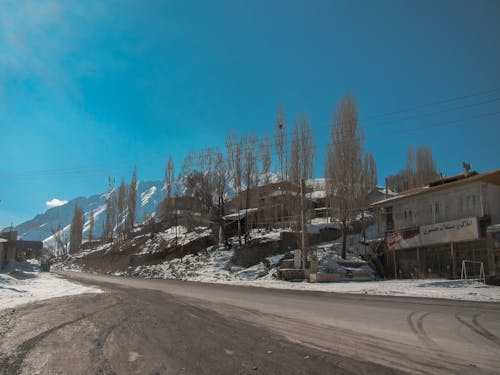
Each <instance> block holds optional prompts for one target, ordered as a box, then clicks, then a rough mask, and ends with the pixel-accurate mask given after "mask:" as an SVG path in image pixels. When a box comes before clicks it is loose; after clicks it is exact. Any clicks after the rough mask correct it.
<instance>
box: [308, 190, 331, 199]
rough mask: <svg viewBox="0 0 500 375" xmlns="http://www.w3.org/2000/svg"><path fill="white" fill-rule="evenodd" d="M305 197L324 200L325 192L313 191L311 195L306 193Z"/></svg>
mask: <svg viewBox="0 0 500 375" xmlns="http://www.w3.org/2000/svg"><path fill="white" fill-rule="evenodd" d="M306 197H307V198H310V199H322V198H326V191H325V190H316V191H313V192H312V193H307V194H306Z"/></svg>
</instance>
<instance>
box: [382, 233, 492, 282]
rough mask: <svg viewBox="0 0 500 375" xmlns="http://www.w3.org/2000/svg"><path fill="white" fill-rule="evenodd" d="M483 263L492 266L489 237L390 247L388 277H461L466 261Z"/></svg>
mask: <svg viewBox="0 0 500 375" xmlns="http://www.w3.org/2000/svg"><path fill="white" fill-rule="evenodd" d="M464 260H472V261H476V262H483V263H484V265H485V269H488V266H487V264H488V248H487V242H486V240H477V241H468V242H457V243H449V244H444V245H435V246H427V247H418V248H410V249H400V250H386V252H385V276H386V277H394V278H398V279H400V278H401V279H407V278H448V279H457V278H460V271H461V268H462V261H464Z"/></svg>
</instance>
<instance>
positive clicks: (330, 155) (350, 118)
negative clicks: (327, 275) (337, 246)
mask: <svg viewBox="0 0 500 375" xmlns="http://www.w3.org/2000/svg"><path fill="white" fill-rule="evenodd" d="M330 136H331V142H330V144H329V146H328V150H327V160H326V175H327V177H328V178H329V179H331V181H333V184H335V188H334V189H333V190H332V191H331V193H332V194H333V197H332V198H333V199H331V200H330V202H331V203H332V204H333V205H334V206H335V208H337V209H338V213H339V219H340V221H341V228H342V254H341V255H342V258H344V259H345V258H346V252H347V225H348V221H349V220H350V219H351V218H352V216H353V213H354V212H353V209H354V208H355V206H356V203H357V202H359V196H360V194H362V191H361V176H362V166H361V141H362V135H361V131H360V129H359V128H358V108H357V104H356V101H355V99H354V97H353V96H352V95H347V96H346V97H345V98H344V99H343V100H342V101H341V102H340V103H339V105H338V106H337V108H336V109H335V112H334V115H333V122H332V126H331V133H330Z"/></svg>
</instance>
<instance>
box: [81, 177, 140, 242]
mask: <svg viewBox="0 0 500 375" xmlns="http://www.w3.org/2000/svg"><path fill="white" fill-rule="evenodd" d="M136 202H137V170H136V168H134V171H133V173H132V178H131V181H130V184H129V185H128V186H127V185H126V184H125V180H124V179H123V178H122V180H121V183H120V186H119V187H118V189H116V188H115V187H114V179H112V178H109V179H108V192H107V193H106V218H105V222H104V225H103V236H102V237H103V239H105V240H112V239H113V238H115V234H116V238H117V239H118V241H121V240H123V239H124V238H125V237H126V234H127V233H128V232H129V231H130V230H132V228H133V226H134V222H135V216H136ZM90 216H91V218H90V219H89V220H91V221H92V223H93V220H94V218H93V216H94V213H93V212H92V211H91V213H90ZM92 226H93V224H92ZM92 232H93V230H92V231H89V239H91V237H92V235H91V234H92Z"/></svg>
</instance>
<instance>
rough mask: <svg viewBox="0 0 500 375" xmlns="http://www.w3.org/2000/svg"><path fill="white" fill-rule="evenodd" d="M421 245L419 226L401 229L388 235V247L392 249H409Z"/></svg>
mask: <svg viewBox="0 0 500 375" xmlns="http://www.w3.org/2000/svg"><path fill="white" fill-rule="evenodd" d="M419 245H420V230H419V228H418V227H415V228H408V229H401V230H398V231H395V232H392V233H389V234H388V235H387V247H388V248H389V249H391V250H397V249H408V248H410V247H417V246H419Z"/></svg>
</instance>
